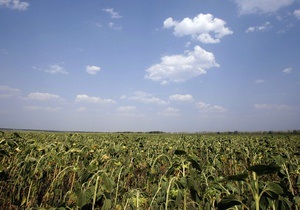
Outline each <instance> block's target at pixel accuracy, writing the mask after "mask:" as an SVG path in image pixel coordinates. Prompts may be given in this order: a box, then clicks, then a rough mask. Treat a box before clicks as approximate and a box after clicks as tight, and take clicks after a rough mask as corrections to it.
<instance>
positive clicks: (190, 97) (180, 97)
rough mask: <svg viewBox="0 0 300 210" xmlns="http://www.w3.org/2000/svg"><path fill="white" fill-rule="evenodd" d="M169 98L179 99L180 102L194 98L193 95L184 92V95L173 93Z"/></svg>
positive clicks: (172, 99)
mask: <svg viewBox="0 0 300 210" xmlns="http://www.w3.org/2000/svg"><path fill="white" fill-rule="evenodd" d="M169 99H170V100H171V101H181V102H192V101H193V100H194V98H193V96H192V95H190V94H185V95H181V94H174V95H170V96H169Z"/></svg>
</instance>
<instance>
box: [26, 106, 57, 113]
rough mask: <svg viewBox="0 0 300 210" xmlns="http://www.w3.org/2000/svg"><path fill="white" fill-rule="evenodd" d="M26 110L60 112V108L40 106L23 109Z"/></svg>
mask: <svg viewBox="0 0 300 210" xmlns="http://www.w3.org/2000/svg"><path fill="white" fill-rule="evenodd" d="M24 108H25V109H26V110H30V111H36V110H38V111H46V112H58V111H60V110H61V107H49V106H47V107H42V106H25V107H24Z"/></svg>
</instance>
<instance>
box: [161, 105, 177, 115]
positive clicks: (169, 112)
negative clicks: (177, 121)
mask: <svg viewBox="0 0 300 210" xmlns="http://www.w3.org/2000/svg"><path fill="white" fill-rule="evenodd" d="M160 114H161V115H163V116H167V117H177V116H179V115H180V109H176V108H174V107H168V108H166V109H165V110H164V111H162V112H160Z"/></svg>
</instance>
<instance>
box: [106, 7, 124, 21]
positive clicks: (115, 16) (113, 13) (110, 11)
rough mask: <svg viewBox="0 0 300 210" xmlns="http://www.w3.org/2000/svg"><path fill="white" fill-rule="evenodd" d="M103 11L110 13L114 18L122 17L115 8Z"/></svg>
mask: <svg viewBox="0 0 300 210" xmlns="http://www.w3.org/2000/svg"><path fill="white" fill-rule="evenodd" d="M103 11H104V12H107V13H108V14H110V17H111V18H113V19H118V18H122V16H121V15H119V13H118V12H115V11H114V9H113V8H108V9H103Z"/></svg>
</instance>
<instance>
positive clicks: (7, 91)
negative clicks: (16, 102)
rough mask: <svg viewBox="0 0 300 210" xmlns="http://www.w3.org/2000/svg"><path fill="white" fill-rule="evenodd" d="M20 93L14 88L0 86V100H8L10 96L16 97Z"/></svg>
mask: <svg viewBox="0 0 300 210" xmlns="http://www.w3.org/2000/svg"><path fill="white" fill-rule="evenodd" d="M20 92H21V91H20V90H19V89H16V88H11V87H8V86H5V85H0V99H4V98H10V97H12V96H16V95H18V94H19V93H20Z"/></svg>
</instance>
